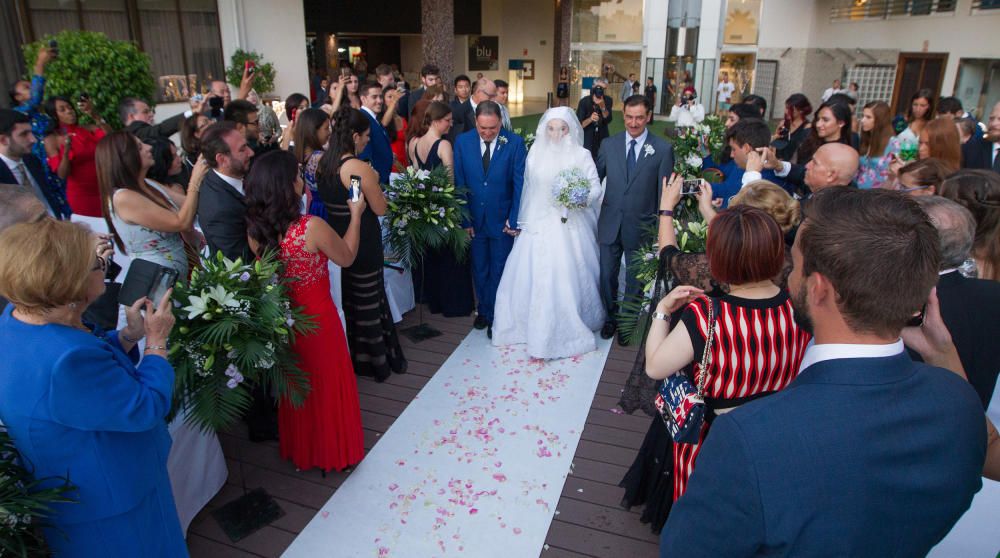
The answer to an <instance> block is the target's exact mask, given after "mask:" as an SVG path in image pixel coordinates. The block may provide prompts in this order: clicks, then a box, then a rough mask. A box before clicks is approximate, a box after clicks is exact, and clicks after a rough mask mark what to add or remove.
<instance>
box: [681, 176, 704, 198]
mask: <svg viewBox="0 0 1000 558" xmlns="http://www.w3.org/2000/svg"><path fill="white" fill-rule="evenodd" d="M698 192H701V179H700V178H685V179H684V183H683V184H681V195H682V196H693V195H695V194H697V193H698Z"/></svg>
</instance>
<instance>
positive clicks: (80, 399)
mask: <svg viewBox="0 0 1000 558" xmlns="http://www.w3.org/2000/svg"><path fill="white" fill-rule="evenodd" d="M101 252H103V249H102V246H101V245H100V242H99V240H98V238H97V237H96V236H95V235H94V234H93V233H91V232H90V231H89V230H87V229H86V228H85V227H83V226H82V225H78V224H75V223H68V222H65V221H55V220H51V219H43V220H41V221H38V222H36V223H22V224H18V225H14V226H12V227H10V228H8V229H6V230H5V231H4V232H3V233H2V234H0V296H3V297H5V298H7V299H9V300H10V301H11V304H12V306H9V307H8V308H7V309H6V310H4V311H3V313H2V315H0V350H2V351H3V354H4V359H3V362H2V363H0V420H2V421H3V423H4V424H5V425H6V426H7V428H8V429H9V431H10V434H11V437H12V438H13V439H14V441H15V444H16V445H17V449H18V450H19V451H20V453H21V455H22V456H23V457H24V459H25V462H27V463H31V465H32V466H33V468H34V473H35V476H36V478H39V479H45V478H56V477H68V478H69V479H70V482H71V483H72V484H73V485H74V488H75V490H74V492H73V498H74V500H75V502H72V503H56V504H53V505H52V507H51V514H49V517H48V518H47V522H48V525H47V526H46V527H44V528H43V531H44V533H45V538H46V542H47V544H48V546H49V548H50V550H51V551H52V552H53V554H54V555H57V556H67V557H72V556H91V555H93V553H94V552H95V550H96V549H98V548H99V549H100V551H101V552H102V553H104V555H106V556H144V555H148V554H149V549H151V548H155V549H157V550H158V551H159V555H162V556H186V555H187V549H186V547H185V544H184V534H183V532H182V531H181V526H180V522H179V520H178V517H177V510H176V506H175V504H174V498H173V494H172V491H171V485H170V479H169V477H168V474H167V455H168V452H169V450H170V444H171V440H170V435H169V434H168V432H167V423H166V421H165V420H164V419H165V417H166V415H167V413H168V411H169V410H170V403H171V397H172V394H173V384H174V370H173V367H171V365H170V363H169V362H168V361H167V339H168V338H169V336H170V331H171V329H172V328H173V325H174V316H173V314H172V313H171V301H170V291H167V295H166V296H164V297H163V299H162V301H161V302H160V304H159V305H158V307H156V308H154V306H153V303H152V302H150V301H149V300H148V299H146V298H141V299H139V300H138V301H137V302H136V303H135V304H134V305H132V306H131V307H128V308H126V309H125V316H126V321H127V325H126V326H125V327H124V328H122V329H121V330H120V331H111V332H107V333H104V332H97V331H95V332H92V331H91V330H90V329H88V328H87V327H86V326H85V325H84V324H83V321H82V319H81V316H82V314H83V311H84V309H86V308H87V306H88V305H89V304H90V303H91V302H93V301H94V300H96V299H97V297H98V296H100V295H101V293H102V292H103V291H104V275H105V268H106V266H107V259H106V258H105V257H104V256H102V255H100V253H101ZM143 310H144V312H143ZM143 337H145V338H146V344H145V349H144V356H143V358H142V360H141V361H140V359H139V357H140V355H139V349H138V347H137V346H136V344H137V343H138V342H139V340H140V339H142V338H143ZM39 347H44V350H38V348H39Z"/></svg>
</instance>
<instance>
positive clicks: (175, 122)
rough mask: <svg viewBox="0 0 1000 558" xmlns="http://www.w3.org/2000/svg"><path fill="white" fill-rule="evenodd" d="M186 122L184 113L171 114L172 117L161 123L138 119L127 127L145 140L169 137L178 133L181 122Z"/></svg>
mask: <svg viewBox="0 0 1000 558" xmlns="http://www.w3.org/2000/svg"><path fill="white" fill-rule="evenodd" d="M183 123H184V113H181V114H177V115H174V116H171V117H170V118H168V119H166V120H164V121H163V122H160V123H159V124H152V125H150V124H146V123H145V122H140V121H138V120H136V121H134V122H132V123H131V124H129V125H128V126H126V127H125V129H126V130H128V131H129V132H132V133H133V134H135V135H136V137H138V138H139V139H141V140H143V141H145V140H147V139H150V138H163V139H167V138H169V137H170V136H172V135H174V134H176V133H177V132H178V131H180V129H181V124H183Z"/></svg>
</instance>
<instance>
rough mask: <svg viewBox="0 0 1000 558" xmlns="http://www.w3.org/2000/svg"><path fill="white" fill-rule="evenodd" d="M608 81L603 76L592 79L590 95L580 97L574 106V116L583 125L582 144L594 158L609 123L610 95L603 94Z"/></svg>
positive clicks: (610, 117)
mask: <svg viewBox="0 0 1000 558" xmlns="http://www.w3.org/2000/svg"><path fill="white" fill-rule="evenodd" d="M607 87H608V81H607V80H606V79H604V78H597V79H596V80H594V87H593V88H591V90H590V95H589V96H587V97H584V98H582V99H580V104H579V105H577V107H576V117H577V118H579V119H580V124H581V125H583V146H584V147H586V148H587V149H588V150H590V153H591V155H593V157H594V160H595V161H596V160H597V152H598V151H599V150H600V148H601V142H602V141H604V138H606V137H608V125H609V124H611V119H612V116H611V105H613V104H614V102H613V101H612V100H611V97H607V96H605V95H604V92H605V90H606V89H607Z"/></svg>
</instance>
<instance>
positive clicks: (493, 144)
mask: <svg viewBox="0 0 1000 558" xmlns="http://www.w3.org/2000/svg"><path fill="white" fill-rule="evenodd" d="M499 142H500V134H497V137H495V138H493V140H492V141H491V142H490V161H492V160H493V157H494V156H495V155H496V152H497V144H498V143H499ZM484 153H486V142H485V141H484V140H483V137H482V136H480V137H479V156H480V157H482V155H483V154H484Z"/></svg>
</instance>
